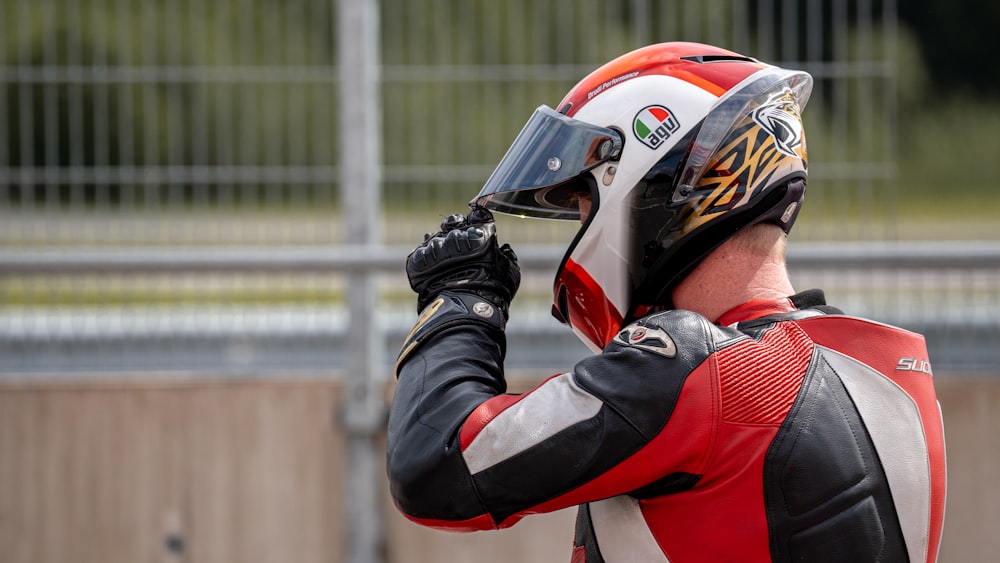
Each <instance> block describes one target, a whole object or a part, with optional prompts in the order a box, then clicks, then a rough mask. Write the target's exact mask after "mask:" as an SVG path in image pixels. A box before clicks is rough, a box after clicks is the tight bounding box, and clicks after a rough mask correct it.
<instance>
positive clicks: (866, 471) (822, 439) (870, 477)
mask: <svg viewBox="0 0 1000 563" xmlns="http://www.w3.org/2000/svg"><path fill="white" fill-rule="evenodd" d="M764 495H765V504H766V509H767V520H768V525H769V528H770V534H771V553H772V557H773V558H774V561H893V562H895V561H907V552H906V546H905V543H904V540H903V533H902V529H901V527H900V524H899V519H898V518H897V516H896V509H895V506H894V504H893V501H892V496H891V494H890V491H889V485H888V482H887V480H886V476H885V472H884V470H883V469H882V466H881V463H880V462H879V459H878V454H877V452H876V451H875V447H874V445H873V443H872V440H871V438H870V436H869V435H868V432H867V430H866V428H865V425H864V421H863V420H862V419H861V416H860V415H859V414H858V411H857V409H856V408H855V407H854V403H853V402H852V401H851V398H850V396H849V395H848V393H847V390H846V389H845V388H844V385H843V383H841V381H840V378H839V376H838V375H837V373H836V372H834V370H833V369H832V368H831V367H830V365H829V364H827V363H826V362H825V361H824V360H823V358H822V356H821V355H818V356H817V357H815V358H814V359H813V364H812V366H810V370H809V372H808V373H807V375H806V379H805V382H804V383H803V386H802V389H801V390H800V392H799V395H798V397H797V398H796V401H795V405H794V406H793V407H792V410H791V412H790V413H789V416H788V418H787V420H786V421H785V423H784V424H783V425H782V427H781V429H780V430H779V431H778V434H777V436H776V437H775V440H774V442H773V443H772V444H771V446H770V448H769V449H768V452H767V456H766V458H765V466H764Z"/></svg>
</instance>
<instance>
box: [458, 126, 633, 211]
mask: <svg viewBox="0 0 1000 563" xmlns="http://www.w3.org/2000/svg"><path fill="white" fill-rule="evenodd" d="M621 149H622V137H621V134H620V133H618V132H617V131H615V130H614V129H610V128H606V127H598V126H596V125H591V124H589V123H584V122H582V121H578V120H576V119H573V118H570V117H566V116H565V115H562V114H561V113H558V112H556V111H555V110H553V109H552V108H550V107H548V106H539V108H538V109H536V110H535V113H534V114H532V116H531V119H529V120H528V123H527V124H525V126H524V128H523V129H522V130H521V132H520V133H519V134H518V136H517V138H516V139H514V143H513V144H512V145H511V146H510V148H509V149H508V150H507V154H506V155H504V157H503V159H501V160H500V164H498V165H497V167H496V169H495V170H494V171H493V174H491V175H490V177H489V179H488V180H486V184H485V185H484V186H483V189H482V190H480V192H479V195H477V196H476V197H475V198H474V199H473V200H472V202H470V203H471V204H476V205H482V206H484V207H487V208H489V209H491V210H493V211H498V212H501V213H509V214H511V215H523V216H529V217H541V218H546V219H578V218H579V211H578V209H577V207H576V205H574V204H573V202H572V199H571V198H569V197H566V196H567V194H566V193H564V192H565V191H566V190H561V189H559V188H562V187H564V185H566V184H568V183H570V180H572V179H574V178H576V177H577V176H579V175H580V174H582V173H584V172H586V171H588V170H590V169H592V168H594V167H595V166H597V165H599V164H601V163H604V162H607V161H609V160H614V159H617V158H618V157H619V155H620V154H621Z"/></svg>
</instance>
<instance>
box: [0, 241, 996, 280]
mask: <svg viewBox="0 0 1000 563" xmlns="http://www.w3.org/2000/svg"><path fill="white" fill-rule="evenodd" d="M410 250H411V247H401V246H389V247H387V246H359V245H346V246H337V247H270V248H267V247H255V248H239V247H231V246H229V247H217V248H213V247H208V248H206V247H192V248H183V247H178V248H141V249H140V248H125V249H120V248H114V249H105V248H53V249H31V250H19V249H0V275H4V274H12V273H33V274H40V273H54V274H55V273H60V274H69V273H87V272H98V273H99V272H108V271H114V272H119V273H149V272H175V273H184V272H279V271H283V272H289V271H305V272H339V273H344V272H348V273H349V272H372V271H376V272H401V271H402V267H403V258H404V257H405V256H406V255H407V253H408V252H409V251H410ZM564 251H565V248H564V247H562V246H556V245H539V246H523V247H520V248H518V249H517V253H518V261H519V263H520V264H521V267H522V268H524V269H542V268H552V267H553V264H555V263H557V262H558V261H559V260H560V259H561V258H562V255H563V252H564ZM788 264H789V267H790V268H792V269H794V268H868V267H882V268H928V269H946V268H962V269H1000V242H992V241H969V242H900V243H858V242H850V243H801V244H794V243H793V244H790V245H789V248H788Z"/></svg>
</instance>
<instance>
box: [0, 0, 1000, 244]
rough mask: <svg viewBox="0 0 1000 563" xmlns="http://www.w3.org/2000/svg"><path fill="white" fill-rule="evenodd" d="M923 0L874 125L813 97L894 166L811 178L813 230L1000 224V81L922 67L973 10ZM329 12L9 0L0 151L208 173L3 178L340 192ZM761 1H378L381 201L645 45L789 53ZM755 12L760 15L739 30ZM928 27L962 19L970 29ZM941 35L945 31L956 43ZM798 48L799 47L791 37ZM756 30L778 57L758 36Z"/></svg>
mask: <svg viewBox="0 0 1000 563" xmlns="http://www.w3.org/2000/svg"><path fill="white" fill-rule="evenodd" d="M793 4H794V5H796V6H798V5H800V4H801V6H799V9H800V11H801V10H802V6H804V4H803V3H793ZM856 4H857V3H856V2H849V3H848V4H846V6H847V8H845V10H852V11H853V10H855V9H856ZM874 4H876V5H877V6H876V8H878V7H880V6H881V2H874ZM916 4H919V5H921V6H924V8H923V11H921V10H920V9H917V8H915V7H914V6H909V5H908V6H907V7H904V8H902V9H901V11H902V12H904V15H905V16H906V17H907V18H908V19H907V21H905V22H904V25H903V26H902V27H900V30H899V31H900V33H899V41H898V44H897V46H896V49H895V54H894V55H893V56H895V58H896V61H895V65H896V67H895V69H896V75H897V77H898V83H897V85H896V86H897V87H898V94H894V95H898V105H897V106H896V108H897V112H896V113H897V114H896V115H882V114H881V109H880V108H881V106H880V105H878V104H875V103H873V104H871V107H870V108H869V113H868V114H867V115H864V114H863V116H862V118H863V119H866V120H868V121H870V122H872V123H876V124H878V125H875V126H873V128H872V129H871V130H870V131H869V132H867V133H864V135H867V140H864V139H858V138H856V135H854V129H853V128H854V127H855V126H856V124H849V125H847V126H846V127H847V129H844V127H845V126H843V125H840V124H838V123H835V122H832V121H830V122H824V121H823V119H824V118H821V117H819V116H818V112H817V110H807V113H806V122H807V130H808V132H809V136H810V153H811V160H812V161H813V162H815V163H817V166H822V163H824V162H829V161H837V160H844V159H845V158H846V159H847V160H849V161H862V162H864V161H871V160H875V161H879V160H890V161H895V162H896V163H897V166H896V170H895V172H894V174H893V175H892V178H891V179H890V180H889V181H887V182H885V183H884V184H882V185H877V186H874V187H873V186H846V187H845V186H841V185H837V184H836V183H835V182H833V181H817V182H815V185H811V189H812V195H811V196H810V198H811V199H813V200H816V201H819V202H821V204H820V205H811V206H810V205H807V207H806V209H805V211H804V214H803V219H802V220H803V221H804V222H805V223H807V224H812V225H814V226H815V228H814V232H815V233H817V234H816V235H815V236H816V237H817V238H819V237H822V238H837V235H838V232H842V231H843V228H842V227H843V222H844V221H848V220H852V221H860V222H865V221H872V222H875V221H882V222H885V221H889V222H894V223H895V225H894V226H893V229H897V231H898V232H897V234H898V235H899V236H902V237H904V238H922V237H927V238H937V237H949V238H997V237H998V236H1000V232H998V227H996V226H995V225H994V222H995V220H996V219H997V211H998V206H997V205H996V204H995V203H993V201H992V198H993V195H994V194H995V193H996V189H997V182H998V179H1000V173H998V172H997V171H996V167H995V166H994V163H995V161H996V160H997V157H1000V135H998V134H997V131H1000V100H998V98H997V97H996V92H997V90H996V89H995V88H991V87H976V86H977V84H978V83H977V80H980V79H979V77H977V76H968V84H969V86H968V87H964V86H963V83H962V81H961V78H962V75H961V73H958V74H956V73H955V72H950V73H945V74H942V72H941V70H940V68H939V66H938V67H928V65H927V64H926V63H925V61H928V60H929V61H931V62H935V61H939V59H941V57H940V56H937V55H935V56H932V57H928V56H927V54H928V53H929V52H932V51H929V50H928V47H927V45H928V38H927V34H928V33H931V32H929V31H926V29H927V27H926V26H924V27H922V26H921V25H918V24H919V22H921V21H924V20H926V19H927V17H928V10H932V11H933V10H937V12H935V13H937V14H938V15H939V19H940V18H945V19H947V21H949V22H952V20H962V19H963V18H968V16H966V15H963V14H961V13H958V12H957V11H947V10H944V9H943V8H942V7H941V6H942V5H943V4H942V3H941V2H937V3H935V2H932V1H931V0H922V1H921V2H917V3H916ZM781 5H782V6H785V5H786V3H782V4H781ZM928 6H929V7H928ZM935 6H937V7H935ZM335 9H336V4H335V3H334V2H310V1H308V0H288V1H283V0H282V1H279V0H219V1H213V2H202V1H200V0H148V1H137V0H114V1H112V0H31V1H24V0H3V1H2V2H0V33H2V37H0V65H3V67H2V73H3V74H2V75H0V106H3V107H4V108H5V109H4V110H0V119H4V120H5V123H4V127H2V128H0V167H6V168H7V169H9V170H13V171H17V170H20V169H32V168H40V167H48V168H73V167H76V168H80V167H83V168H87V169H95V168H96V169H100V168H116V167H124V168H126V169H129V168H132V169H138V170H140V171H141V170H145V169H146V168H148V167H153V168H156V167H160V168H164V169H171V170H172V169H173V168H172V167H188V168H191V169H194V170H196V171H200V175H199V174H194V175H193V176H184V177H181V178H180V179H174V180H170V179H169V175H168V176H166V177H167V178H168V179H167V180H163V181H146V182H143V183H141V185H133V184H130V183H129V182H128V181H124V182H100V181H93V182H85V183H83V184H82V185H81V184H80V183H79V182H78V183H77V184H66V185H57V186H53V185H52V183H51V182H48V183H46V184H45V185H42V184H38V185H34V186H32V185H25V184H18V185H11V186H7V187H6V189H7V193H6V195H5V197H4V199H5V200H6V203H7V204H8V205H19V204H22V203H24V202H28V201H34V202H36V203H37V202H39V201H49V202H50V203H51V200H53V199H57V200H58V202H59V203H60V204H64V205H77V206H78V205H86V204H95V203H96V204H106V205H112V206H113V205H117V204H119V203H120V202H123V201H124V202H125V203H127V204H129V205H137V206H142V205H147V204H149V203H150V202H157V201H158V202H160V203H163V204H166V205H170V206H181V207H185V206H188V207H189V206H195V207H206V206H207V207H214V208H220V209H243V208H247V207H253V208H258V209H265V210H266V209H273V208H275V207H279V208H280V207H284V208H288V207H301V208H308V209H317V208H322V209H326V208H329V206H330V205H335V204H336V201H337V194H338V189H339V188H338V186H336V185H335V182H336V180H337V178H338V177H337V176H336V174H335V167H336V165H337V162H336V159H337V154H338V152H337V151H338V140H337V135H336V133H337V117H336V112H337V99H336V95H337V89H336V86H337V83H336V81H337V72H336V64H337V59H336V36H335V30H336V22H335V17H336V14H335ZM754 9H755V3H753V2H751V3H748V4H743V3H738V2H737V3H722V2H672V3H661V2H602V1H598V0H578V1H575V2H572V3H571V6H570V7H569V9H567V7H566V5H565V3H559V2H549V3H542V2H529V1H527V0H510V1H504V2H469V1H460V0H425V1H422V2H413V1H410V2H407V1H388V0H387V1H385V2H382V11H381V17H382V24H381V29H380V32H381V35H382V43H381V58H382V63H383V67H382V80H383V93H382V96H383V99H382V104H383V115H384V118H383V131H382V139H383V141H384V149H383V150H384V155H383V156H384V165H385V183H384V190H385V196H386V201H387V202H388V203H387V205H388V207H387V209H389V210H390V211H391V209H393V207H395V208H398V209H407V210H414V209H417V210H419V209H427V210H430V209H440V208H442V207H453V206H455V205H461V204H462V203H464V202H465V201H467V200H468V197H469V196H470V194H472V193H475V191H476V189H477V188H478V186H479V185H480V184H481V182H482V180H483V179H484V178H485V176H486V175H487V174H488V173H489V171H490V169H491V167H492V165H493V164H494V163H495V162H496V161H497V160H498V159H499V158H500V156H501V155H502V154H503V152H504V150H505V149H506V147H507V145H508V144H509V142H510V140H512V139H513V137H514V135H515V134H516V132H517V130H518V129H519V128H520V127H521V125H522V124H523V122H524V120H525V119H526V118H527V117H528V116H529V115H530V113H531V111H532V110H533V109H534V108H535V107H536V106H537V105H539V104H541V103H546V104H549V105H552V104H555V103H556V102H557V101H558V100H559V99H560V97H561V96H562V94H563V93H564V92H565V91H566V90H567V89H568V88H569V87H570V86H571V85H572V84H574V83H575V82H576V81H577V80H578V79H579V78H581V77H582V76H583V75H584V74H586V73H587V72H589V71H590V70H592V69H593V68H595V67H596V66H597V65H599V64H600V63H602V62H604V61H606V60H608V59H610V58H612V57H614V56H617V55H618V54H621V53H623V52H625V51H628V50H630V49H633V48H635V47H638V46H640V45H642V44H645V43H649V42H653V41H663V40H675V39H684V40H696V41H704V42H712V43H717V44H720V45H722V46H725V47H729V48H733V49H736V50H741V51H743V52H746V53H747V54H750V55H754V56H758V57H760V58H762V59H765V60H769V61H771V62H777V61H776V60H775V58H776V57H777V56H778V54H779V51H781V50H782V49H784V51H782V52H785V53H786V54H787V53H788V52H791V53H792V54H793V55H801V54H802V53H800V52H799V51H804V50H805V49H806V47H805V45H806V41H805V39H806V34H807V33H808V32H809V30H808V29H807V27H806V26H804V25H803V26H800V27H799V28H798V29H796V30H795V32H794V34H793V35H792V36H789V35H787V34H786V35H781V34H779V35H778V36H777V39H775V40H774V41H771V42H770V43H768V41H763V40H762V37H763V36H762V35H761V34H762V33H763V31H761V30H762V29H764V25H763V24H764V23H766V22H762V21H760V18H758V17H757V16H755V14H754V13H753V12H752V11H753V10H754ZM775 13H776V14H777V13H778V12H775ZM754 18H756V19H754ZM948 18H950V19H948ZM748 19H750V20H753V23H754V25H753V26H751V27H750V28H748V29H745V30H744V29H743V28H742V27H740V26H736V25H734V22H740V21H744V20H748ZM682 24H683V25H682ZM936 29H937V31H936V32H937V33H939V34H941V33H945V32H947V33H951V34H953V35H954V34H961V33H962V27H961V25H952V24H949V25H940V26H937V28H936ZM869 32H870V30H869ZM877 33H878V28H877V29H876V35H875V36H874V37H868V39H867V40H857V39H858V37H857V36H852V38H851V41H850V43H849V46H848V49H847V51H846V58H847V61H846V62H852V61H853V62H858V61H861V62H864V61H866V60H872V59H876V58H878V57H879V56H882V55H884V54H885V53H881V52H873V49H872V46H875V48H874V51H878V50H879V49H881V47H880V45H882V38H881V36H878V35H877ZM949 37H950V36H945V37H937V38H936V40H937V41H938V42H939V43H940V45H941V46H942V48H946V46H947V45H949V44H951V43H949V42H951V41H952V39H950V38H949ZM956 41H957V40H956ZM787 42H792V43H788V44H786V43H787ZM791 44H794V45H798V47H797V50H796V49H792V50H791V51H789V48H788V45H791ZM955 44H956V45H960V46H961V45H966V44H967V41H962V42H957V43H955ZM761 45H769V47H768V49H770V52H766V50H765V52H757V51H758V49H757V48H758V47H760V46H761ZM822 50H823V57H824V58H825V59H826V60H832V59H831V57H834V56H845V55H844V53H840V54H839V55H835V53H834V52H832V51H830V47H829V45H826V44H825V43H824V44H823V48H822ZM934 52H936V51H934ZM839 62H845V61H839ZM967 62H968V61H966V63H967ZM937 64H938V65H940V63H939V62H938V63H937ZM941 76H947V78H948V79H947V81H944V80H943V79H942V78H941ZM980 81H981V80H980ZM818 88H819V89H820V91H821V95H820V96H819V98H818V99H819V101H816V102H813V103H814V104H834V103H836V100H835V99H834V96H832V95H830V96H826V97H825V98H824V97H823V96H822V91H825V90H828V89H829V88H830V85H829V84H828V83H821V84H819V85H818ZM849 90H850V94H848V95H849V96H852V98H851V101H852V103H857V102H859V101H860V103H861V104H862V105H863V104H864V101H863V100H859V99H858V97H861V96H864V95H866V94H865V93H864V92H863V91H859V90H856V89H855V88H854V87H853V86H850V87H849ZM867 95H872V96H876V97H877V96H883V95H884V93H883V92H880V91H876V92H869V93H868V94H867ZM882 127H889V128H895V130H896V133H895V136H894V137H891V138H895V139H898V140H899V141H898V146H889V145H887V144H886V142H885V141H884V139H885V138H887V137H886V136H885V135H884V134H883V132H882V131H880V129H881V128H882ZM845 132H846V136H845ZM25 139H31V140H32V142H25ZM866 152H870V153H872V155H866V154H864V153H866ZM869 156H874V158H869ZM241 167H242V168H244V169H245V171H244V172H242V174H243V175H242V176H240V180H239V181H238V182H233V181H231V180H227V179H226V178H227V176H225V174H226V171H227V170H230V169H232V168H241ZM169 172H170V170H167V171H166V172H165V173H164V174H169ZM248 176H251V177H248ZM227 182H228V183H230V184H238V185H229V186H227V185H226V184H227ZM852 191H854V192H856V193H853V194H852V195H851V196H850V197H848V198H844V197H843V196H844V194H851V192H852ZM0 195H2V194H0ZM842 199H843V200H844V201H841V200H842ZM838 206H839V207H838ZM831 209H838V211H837V212H835V213H831V212H830V210H831ZM846 218H853V219H846ZM855 230H857V229H855ZM860 232H862V233H863V232H864V229H861V230H860Z"/></svg>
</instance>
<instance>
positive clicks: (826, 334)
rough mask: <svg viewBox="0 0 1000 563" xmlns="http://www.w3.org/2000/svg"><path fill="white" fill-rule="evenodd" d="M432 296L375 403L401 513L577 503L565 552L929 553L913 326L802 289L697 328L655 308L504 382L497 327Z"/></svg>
mask: <svg viewBox="0 0 1000 563" xmlns="http://www.w3.org/2000/svg"><path fill="white" fill-rule="evenodd" d="M443 299H444V301H443V302H442V303H439V304H438V305H439V309H438V310H437V313H438V314H445V313H441V311H450V312H447V315H450V316H449V317H448V318H447V320H446V322H445V326H444V328H441V327H439V330H437V332H436V333H435V334H433V336H431V337H429V338H427V339H425V340H424V341H421V342H419V343H418V344H419V345H417V346H414V347H413V350H412V353H410V354H408V355H407V356H406V358H405V361H403V362H402V364H401V365H400V366H398V372H397V373H398V376H399V380H398V384H397V388H396V392H395V397H394V399H393V405H392V410H391V414H390V421H389V443H388V472H389V478H390V484H391V490H392V494H393V497H394V499H395V502H396V504H397V506H398V507H399V509H400V510H401V511H402V512H403V513H404V514H405V515H406V516H407V517H408V518H410V519H411V520H413V521H416V522H418V523H421V524H424V525H428V526H433V527H436V528H442V529H450V530H466V531H467V530H482V529H495V528H505V527H508V526H511V525H513V524H514V523H516V522H517V521H518V520H520V519H521V518H522V517H524V516H525V515H529V514H532V513H540V512H549V511H554V510H559V509H562V508H565V507H569V506H574V505H579V509H578V516H577V525H576V537H575V542H574V547H573V555H572V561H573V562H574V563H577V562H586V563H598V562H605V561H606V562H609V563H613V562H615V561H642V562H645V563H651V562H666V561H671V562H699V563H701V562H707V561H725V562H732V561H741V562H757V561H810V562H816V561H912V562H917V561H919V562H926V561H934V560H935V559H936V557H937V551H938V545H939V541H940V536H941V529H942V524H943V518H944V504H945V457H944V438H943V431H942V422H941V415H940V409H939V406H938V403H937V400H936V396H935V392H934V387H933V380H932V376H931V370H930V364H929V362H928V357H927V350H926V346H925V344H924V339H923V337H922V336H920V335H918V334H914V333H911V332H907V331H905V330H901V329H899V328H895V327H891V326H887V325H884V324H879V323H875V322H871V321H868V320H863V319H860V318H855V317H850V316H844V315H843V314H840V313H839V311H836V310H835V309H833V308H831V307H827V306H826V305H825V303H824V302H823V298H822V292H819V291H809V292H804V293H801V294H798V295H796V296H793V297H790V298H787V299H781V300H776V301H759V302H750V303H746V304H744V305H742V306H740V307H737V308H736V309H734V310H732V311H730V312H729V313H727V314H726V315H724V316H723V318H721V319H720V320H719V322H718V323H716V324H713V323H711V322H709V321H708V320H706V319H705V318H704V317H702V316H700V315H697V314H695V313H691V312H687V311H679V310H678V311H667V312H662V313H657V314H653V315H650V316H648V317H645V318H643V319H641V320H639V321H638V322H635V323H633V324H631V325H629V326H627V327H626V328H624V329H623V330H622V331H621V332H620V334H619V335H618V336H617V337H615V339H614V340H613V342H611V344H609V345H608V346H607V348H606V349H605V350H604V352H603V353H602V354H600V355H596V356H593V357H589V358H587V359H584V360H583V361H581V362H580V363H579V364H577V365H576V367H575V368H574V369H573V370H572V371H571V372H568V373H564V374H561V375H557V376H553V377H551V378H549V379H548V380H546V381H545V382H543V383H542V384H540V385H539V386H538V387H536V388H535V389H533V390H532V391H530V392H528V393H525V394H519V395H517V394H507V393H505V391H506V384H505V382H504V378H503V372H502V370H503V367H502V361H503V356H504V336H503V326H502V322H494V323H492V324H490V323H486V322H481V319H476V318H475V317H476V315H475V313H473V312H471V306H470V305H469V303H470V300H474V299H475V297H474V296H471V294H467V295H460V294H445V295H443ZM447 315H446V316H447ZM480 316H481V315H480ZM424 320H425V321H426V320H427V319H426V318H425V319H424ZM432 322H433V320H432ZM418 326H419V325H418ZM414 330H417V329H416V328H415V329H414ZM411 334H412V333H411Z"/></svg>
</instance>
